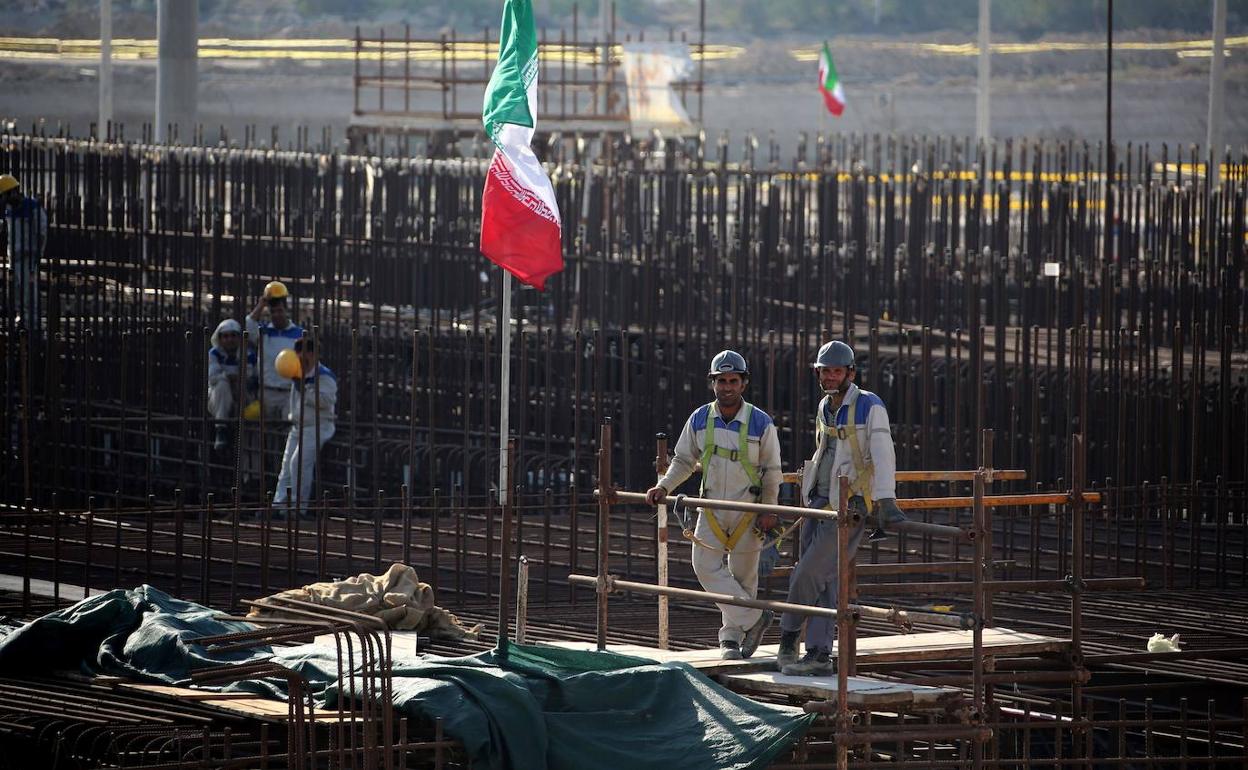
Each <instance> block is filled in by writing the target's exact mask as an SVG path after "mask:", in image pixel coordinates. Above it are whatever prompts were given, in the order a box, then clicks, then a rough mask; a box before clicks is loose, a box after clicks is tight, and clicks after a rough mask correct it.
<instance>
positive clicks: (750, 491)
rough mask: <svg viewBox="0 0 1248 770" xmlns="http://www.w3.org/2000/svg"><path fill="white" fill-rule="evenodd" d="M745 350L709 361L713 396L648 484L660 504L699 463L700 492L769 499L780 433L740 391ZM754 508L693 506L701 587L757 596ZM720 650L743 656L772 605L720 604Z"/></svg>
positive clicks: (754, 644)
mask: <svg viewBox="0 0 1248 770" xmlns="http://www.w3.org/2000/svg"><path fill="white" fill-rule="evenodd" d="M749 378H750V371H749V368H748V367H747V366H746V363H745V358H743V357H742V356H741V355H740V354H739V353H737V352H735V351H732V350H725V351H722V352H721V353H719V354H718V355H716V356H715V358H714V359H712V361H711V366H710V371H709V372H708V373H707V379H708V380H710V386H711V390H712V392H714V394H715V400H714V401H712V402H711V403H709V404H706V405H704V406H700V407H698V408H697V409H695V410H694V411H693V414H691V415H689V419H688V420H686V421H685V427H684V428H683V429H682V430H681V433H680V438H679V439H678V440H677V441H676V453H675V457H673V458H672V464H671V466H670V467H669V468H668V471H667V473H666V474H665V475H664V476H663V478H662V479H660V480H659V482H658V484H656V485H655V486H654V487H653V488H651V489H650V490H649V491H647V492H646V499H647V500H648V501H649V502H650V504H651V505H658V504H659V503H660V502H662V501H663V499H664V498H665V497H666V496H667V495H669V494H670V493H671V492H672V491H673V490H675V489H676V487H678V486H680V485H681V484H682V483H684V481H685V480H686V479H688V478H689V477H690V476H691V475H693V472H694V470H695V468H696V466H697V464H698V463H699V462H701V463H702V497H709V498H713V499H717V500H734V501H744V502H752V503H757V502H762V503H768V504H772V505H774V504H775V503H776V499H777V497H778V496H779V492H780V482H781V480H782V476H781V472H780V440H779V438H777V435H776V426H775V423H773V422H772V419H771V417H770V416H768V415H767V413H766V412H764V411H763V410H762V409H759V408H757V407H755V406H753V405H752V404H750V403H748V402H747V401H746V400H745V399H744V398H743V394H744V392H745V388H746V386H747V385H748V384H749V381H750V379H749ZM759 524H761V522H756V517H755V514H752V513H743V512H740V511H727V510H714V511H713V510H709V509H700V510H699V511H698V521H697V525H696V526H695V527H694V532H693V535H694V540H693V572H694V574H695V575H697V576H698V582H700V583H701V584H702V587H703V588H705V589H706V590H707V591H711V592H713V593H721V594H731V595H733V596H737V597H739V598H742V599H754V598H757V596H758V563H759V555H760V552H761V551H762V550H763V547H764V546H763V541H762V537H760V533H759V532H758V531H757V529H756V527H758V525H759ZM719 612H720V621H721V625H720V629H719V646H720V655H721V657H723V658H724V659H726V660H735V659H738V658H742V657H747V658H748V657H749V656H750V655H752V654H753V653H754V650H756V649H757V648H758V643H759V640H761V639H762V636H763V632H764V631H766V630H767V626H769V625H770V624H771V620H772V613H771V612H769V611H763V610H758V609H754V608H752V607H737V606H734V605H728V604H721V605H719Z"/></svg>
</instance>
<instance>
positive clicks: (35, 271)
mask: <svg viewBox="0 0 1248 770" xmlns="http://www.w3.org/2000/svg"><path fill="white" fill-rule="evenodd" d="M0 203H2V204H3V205H4V209H5V222H6V224H7V225H8V232H9V270H10V272H11V273H12V277H11V278H10V286H11V287H12V288H11V289H10V295H9V297H10V302H9V306H10V307H12V308H13V309H14V310H16V311H17V312H18V313H20V318H21V320H22V321H23V322H25V324H26V328H27V329H28V330H31V331H35V330H37V329H39V327H40V316H39V262H40V260H42V259H43V250H44V248H45V247H46V246H47V242H48V215H47V212H45V211H44V210H43V205H42V204H40V203H39V201H37V200H35V199H34V198H31V197H28V196H26V195H25V194H23V193H22V187H21V185H20V184H18V181H17V179H16V177H14V176H13V175H12V174H0Z"/></svg>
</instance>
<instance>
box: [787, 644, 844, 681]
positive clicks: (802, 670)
mask: <svg viewBox="0 0 1248 770" xmlns="http://www.w3.org/2000/svg"><path fill="white" fill-rule="evenodd" d="M835 670H836V666H835V665H833V663H832V658H831V656H830V655H828V651H827V650H825V649H823V648H821V647H814V648H812V649H809V650H807V651H806V656H805V657H803V658H802V659H801V660H800V661H798V662H797V663H790V664H789V665H787V666H785V667H784V668H782V669H780V673H782V674H785V675H786V676H830V675H831V674H832V673H833V672H834V671H835Z"/></svg>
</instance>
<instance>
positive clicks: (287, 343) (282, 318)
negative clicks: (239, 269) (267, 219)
mask: <svg viewBox="0 0 1248 770" xmlns="http://www.w3.org/2000/svg"><path fill="white" fill-rule="evenodd" d="M289 301H290V291H289V290H288V289H287V288H286V284H284V283H282V282H281V281H270V282H269V283H268V285H266V286H265V287H264V294H263V295H262V296H261V297H260V300H259V301H258V302H257V303H256V307H255V308H254V309H253V310H252V311H251V314H250V315H248V316H247V336H248V337H250V338H251V342H252V344H254V345H255V346H256V348H257V349H258V350H259V351H260V356H259V368H260V377H261V382H260V385H261V388H260V409H261V411H262V412H263V413H264V419H265V421H266V422H283V421H285V420H286V412H287V410H286V399H287V398H288V396H289V395H290V381H289V380H287V379H285V378H283V377H282V376H281V375H280V374H278V373H277V368H276V366H275V365H274V364H275V362H276V361H277V357H278V356H279V355H280V354H281V352H282V351H283V350H293V349H294V347H295V341H296V340H298V339H300V338H301V337H303V328H302V327H300V326H299V325H298V324H296V323H295V322H294V321H292V320H290V307H289V305H288V304H287V303H288V302H289ZM265 308H268V311H269V320H268V321H265V322H264V323H261V322H260V319H261V317H262V316H263V315H264V311H265Z"/></svg>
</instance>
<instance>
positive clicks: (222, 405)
mask: <svg viewBox="0 0 1248 770" xmlns="http://www.w3.org/2000/svg"><path fill="white" fill-rule="evenodd" d="M244 358H245V359H246V361H247V367H246V374H245V375H243V373H242V372H243V366H242V362H243V360H244ZM240 376H245V377H246V378H247V381H246V382H245V383H243V382H241V381H240V379H239V378H240ZM242 385H245V386H246V389H245V390H240V386H242ZM255 390H256V351H255V350H254V349H253V348H251V346H250V345H249V346H248V347H247V352H246V354H245V355H244V353H243V327H242V326H240V325H239V323H238V321H235V320H234V319H233V318H227V319H225V320H224V321H222V322H221V323H219V324H217V329H216V331H214V332H213V333H212V347H210V348H208V414H210V415H212V419H214V420H218V422H217V425H216V430H215V436H216V440H215V441H214V442H213V448H214V449H224V448H225V446H226V444H227V443H228V442H227V439H228V437H229V430H230V427H229V425H228V421H230V420H233V419H235V418H236V417H237V416H238V415H237V412H235V407H236V406H237V405H238V404H239V403H240V401H241V400H246V398H247V397H248V396H252V395H254V394H255Z"/></svg>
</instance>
